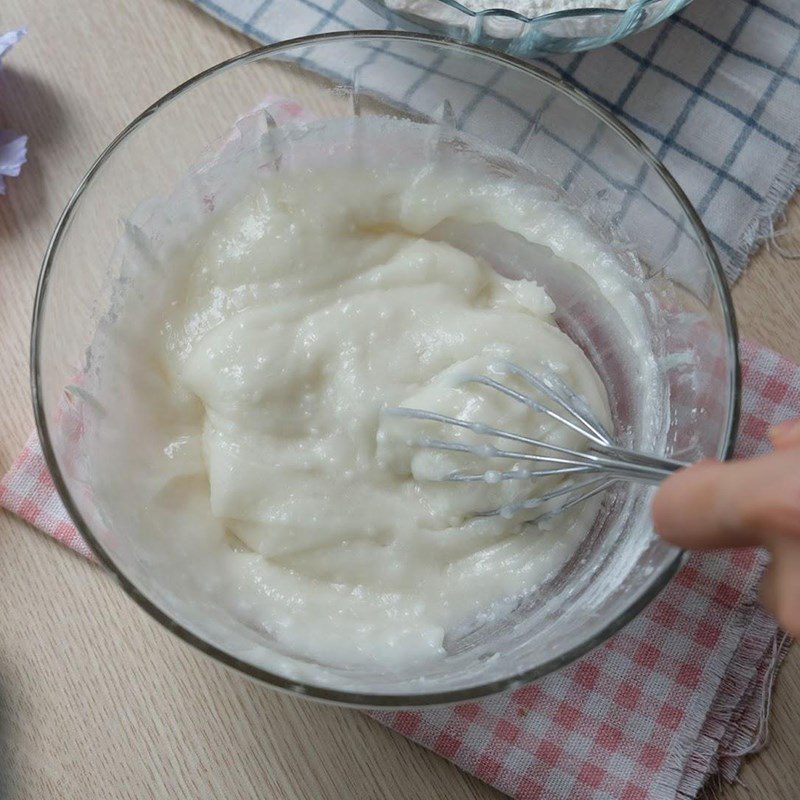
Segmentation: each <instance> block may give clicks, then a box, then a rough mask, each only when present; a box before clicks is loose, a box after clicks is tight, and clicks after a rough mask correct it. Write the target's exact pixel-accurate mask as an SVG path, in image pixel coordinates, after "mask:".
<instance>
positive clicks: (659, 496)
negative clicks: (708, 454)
mask: <svg viewBox="0 0 800 800" xmlns="http://www.w3.org/2000/svg"><path fill="white" fill-rule="evenodd" d="M717 465H718V462H716V461H699V462H697V463H696V464H692V465H691V466H689V467H685V468H684V469H681V470H678V471H677V472H675V473H674V474H672V475H670V476H669V478H667V479H666V480H665V481H664V482H663V483H662V484H661V485H660V486H659V487H658V491H657V492H656V494H655V496H654V498H653V503H652V507H651V513H652V519H653V527H654V528H655V530H656V533H658V534H659V536H661V537H663V538H664V539H666V540H667V541H668V542H671V543H672V544H677V545H680V546H687V543H686V541H685V539H686V533H687V529H688V528H689V527H691V526H690V525H689V524H688V523H690V522H691V519H692V517H693V514H694V512H693V509H694V508H695V506H696V505H697V502H698V498H699V497H702V496H703V495H704V493H705V489H704V488H703V487H704V486H705V484H706V483H707V481H706V478H707V477H708V475H709V471H710V470H712V469H713V468H714V467H715V466H717Z"/></svg>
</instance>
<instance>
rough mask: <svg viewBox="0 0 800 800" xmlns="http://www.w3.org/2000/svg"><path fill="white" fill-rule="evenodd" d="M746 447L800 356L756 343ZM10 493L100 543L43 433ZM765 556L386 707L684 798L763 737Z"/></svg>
mask: <svg viewBox="0 0 800 800" xmlns="http://www.w3.org/2000/svg"><path fill="white" fill-rule="evenodd" d="M742 355H743V368H744V397H743V405H742V420H741V427H740V434H739V443H738V448H737V454H738V455H740V456H751V455H755V454H756V453H759V452H761V451H763V450H766V449H767V447H768V445H767V441H766V432H767V429H768V428H769V427H770V426H771V425H774V424H776V423H778V422H780V421H781V420H784V419H787V418H790V417H793V416H800V367H798V366H797V365H795V364H793V363H791V362H790V361H788V360H786V359H784V358H781V357H780V356H778V355H776V354H775V353H773V352H771V351H769V350H767V349H765V348H761V347H758V346H756V345H753V344H747V343H746V344H745V345H744V347H743V353H742ZM0 504H1V505H4V506H5V507H6V508H8V509H9V510H11V511H13V512H14V513H15V514H18V515H19V516H20V517H22V518H23V519H25V520H27V521H28V522H30V523H31V524H32V525H34V526H36V527H38V528H40V529H41V530H43V531H45V532H46V533H48V534H50V535H51V536H53V537H54V538H55V539H57V540H58V541H60V542H62V543H63V544H66V545H67V546H69V547H71V548H73V549H75V550H77V551H78V552H80V553H81V554H82V555H84V556H87V557H91V554H90V551H89V549H88V547H87V546H86V543H85V542H84V541H83V540H82V539H81V538H80V536H79V535H78V533H77V531H76V530H75V528H74V526H73V525H72V523H71V521H70V519H69V517H68V516H67V513H66V511H65V510H64V507H63V505H62V504H61V501H60V499H59V497H58V495H57V493H56V491H55V488H54V487H53V483H52V481H51V479H50V476H49V474H48V472H47V469H46V467H45V464H44V460H43V458H42V453H41V449H40V447H39V443H38V440H37V439H36V436H35V435H34V436H32V437H31V439H30V440H29V441H28V443H27V445H26V446H25V449H24V450H23V451H22V454H21V455H20V457H19V459H18V460H17V461H16V463H15V464H14V465H13V467H12V468H11V470H10V471H9V473H8V474H7V475H6V476H5V477H4V478H3V479H2V481H0ZM763 566H764V556H763V554H762V553H760V552H755V551H739V552H730V553H716V554H705V555H696V556H693V557H692V558H691V559H690V560H689V562H688V564H687V565H686V566H685V567H684V568H683V569H682V570H681V572H679V573H678V575H677V576H676V577H675V579H674V580H673V581H672V583H671V584H670V585H669V586H668V587H667V588H666V589H665V590H664V591H663V592H662V593H661V595H660V596H659V597H658V598H657V599H656V600H655V601H654V602H653V603H651V605H650V606H649V607H648V608H647V609H646V610H645V611H644V612H643V613H642V614H641V615H640V616H639V617H638V618H637V619H636V620H635V621H634V622H632V623H631V624H630V625H628V626H627V627H626V628H625V629H624V630H622V631H621V632H620V633H618V634H616V636H614V637H612V638H611V639H610V640H609V641H608V642H606V643H605V644H604V645H602V646H601V647H599V648H597V649H596V650H594V651H593V652H592V653H591V654H589V655H588V656H586V657H584V658H582V659H581V660H579V661H577V662H575V663H574V664H572V665H571V666H569V667H567V668H566V669H564V670H562V671H561V672H559V673H558V674H555V675H550V676H549V677H547V678H545V679H544V680H541V681H539V682H537V683H533V684H530V685H529V686H525V687H523V688H521V689H517V690H515V691H512V692H506V693H504V694H500V695H496V696H494V697H491V698H488V699H486V700H483V701H481V702H477V703H466V704H462V705H458V706H451V707H445V708H433V709H427V710H423V711H398V712H394V713H387V712H380V713H375V714H374V716H375V717H376V718H377V719H379V720H380V721H381V722H383V723H385V724H386V725H389V726H391V727H392V728H394V729H395V730H396V731H399V732H400V733H402V734H404V735H405V736H408V737H410V738H411V739H413V740H414V741H416V742H419V743H420V744H422V745H424V746H425V747H428V748H430V749H431V750H434V751H435V752H437V753H439V754H440V755H442V756H444V757H445V758H448V759H450V760H451V761H454V762H455V763H456V764H458V765H459V766H460V767H462V768H463V769H465V770H467V771H469V772H471V773H473V774H474V775H477V776H478V777H479V778H481V779H483V780H484V781H486V782H487V783H490V784H492V785H493V786H495V787H496V788H497V789H499V790H501V791H503V792H506V793H507V794H510V795H513V796H515V797H519V798H526V799H529V800H612V799H613V800H673V798H686V797H694V796H695V794H697V792H698V791H699V789H700V788H701V786H702V785H703V783H704V782H705V780H706V779H707V778H708V777H709V776H711V775H715V774H721V775H722V776H724V777H725V778H726V779H728V780H733V779H734V778H735V777H736V774H737V772H738V769H739V765H740V763H741V759H742V757H743V755H745V754H747V753H749V752H754V751H755V750H756V749H758V747H760V746H761V745H762V744H763V741H764V738H765V737H764V731H765V722H766V720H765V717H766V713H767V710H768V700H769V693H770V690H771V680H772V677H773V676H774V673H775V670H776V668H777V665H778V664H779V663H780V660H781V658H782V656H783V654H784V653H785V651H786V649H787V647H788V644H789V642H788V640H787V638H786V637H785V636H784V635H782V634H781V632H780V631H779V630H778V628H777V626H776V624H775V622H774V621H773V620H772V619H770V618H769V617H768V616H767V615H766V614H765V613H764V611H762V610H761V609H760V608H759V607H758V605H757V604H756V593H757V584H758V579H759V577H760V575H761V572H762V569H763Z"/></svg>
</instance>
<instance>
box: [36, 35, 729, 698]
mask: <svg viewBox="0 0 800 800" xmlns="http://www.w3.org/2000/svg"><path fill="white" fill-rule="evenodd" d="M490 79H491V80H490ZM281 98H283V99H281ZM287 98H291V99H287ZM309 115H313V116H314V117H317V118H320V119H322V118H345V119H347V118H352V117H366V116H372V115H382V116H393V117H395V118H398V119H402V120H410V121H412V122H414V123H416V124H417V125H423V126H429V127H430V132H431V137H432V138H431V141H433V142H434V143H435V147H433V148H432V150H431V152H432V153H435V154H439V155H438V156H435V157H449V155H450V154H453V153H458V154H460V155H461V156H463V155H464V154H465V153H466V154H467V155H469V153H470V152H471V148H473V147H476V146H478V147H480V148H483V147H484V146H485V147H486V148H489V149H490V150H491V152H492V154H493V155H492V156H491V158H489V159H488V161H485V164H484V166H485V168H486V170H487V171H486V177H487V180H488V181H491V180H492V176H502V177H509V176H512V177H513V178H514V179H515V180H519V181H524V182H526V183H527V182H533V183H535V184H537V185H538V186H540V187H541V189H542V191H545V192H547V193H548V194H549V196H551V197H552V198H554V199H557V200H559V201H560V202H562V203H563V204H564V207H565V209H569V211H568V212H567V211H565V213H573V214H576V215H579V216H581V217H583V218H584V219H585V221H586V223H587V224H588V225H590V226H591V227H593V228H594V229H595V231H596V233H597V236H598V237H600V238H601V239H603V241H605V242H606V243H607V247H608V249H609V252H613V254H614V256H615V258H617V260H618V261H619V263H620V264H621V265H622V266H621V267H620V269H621V270H622V273H624V274H625V277H624V280H625V282H626V283H627V286H628V288H629V291H628V292H626V293H624V296H621V295H620V296H618V297H617V298H615V299H612V300H609V298H607V297H605V296H604V294H603V293H602V292H601V291H599V290H598V286H597V285H596V284H595V283H594V282H593V281H591V280H588V279H587V278H586V276H585V275H583V276H582V277H581V278H579V279H578V278H575V281H577V282H574V281H573V278H574V276H572V275H571V274H566V275H564V276H559V275H556V276H549V277H545V279H544V280H545V288H546V289H547V291H548V292H549V293H550V294H551V295H552V296H553V297H554V299H555V300H556V301H557V302H558V303H559V304H560V309H559V317H558V322H559V324H560V325H561V326H562V327H563V328H564V329H565V330H566V331H567V332H568V333H569V334H570V335H571V336H572V337H573V338H574V339H575V340H576V341H577V342H578V343H579V344H580V345H581V347H583V349H584V350H585V351H586V353H587V355H588V356H589V358H590V359H591V360H592V362H593V363H594V365H595V367H596V369H597V371H598V373H599V374H600V376H601V377H602V378H603V380H604V382H605V385H606V388H607V391H608V395H609V399H610V404H611V409H612V414H613V418H614V420H615V422H616V425H617V430H618V433H619V434H620V435H621V436H622V438H624V439H625V440H626V441H627V442H628V443H629V444H631V445H633V446H636V447H647V448H651V449H652V448H655V449H658V450H659V451H661V452H663V453H664V454H666V455H670V456H673V457H675V458H679V459H683V460H687V461H689V460H695V459H699V458H702V457H719V458H722V457H726V456H727V455H728V454H729V453H730V450H731V446H732V441H733V436H734V429H735V426H736V420H737V402H738V401H737V398H738V368H737V364H738V362H737V339H736V330H735V324H734V317H733V311H732V308H731V303H730V298H729V295H728V292H727V289H726V283H725V279H724V277H723V273H722V270H721V268H720V264H719V261H718V259H717V256H716V254H715V252H714V248H713V246H712V245H711V243H710V241H709V237H708V235H707V233H706V231H705V229H704V228H703V225H702V224H701V222H700V220H699V219H698V217H697V214H696V213H695V211H694V209H693V208H692V206H691V205H690V204H689V202H688V200H687V199H686V197H685V195H684V194H683V192H682V191H681V190H680V188H679V187H678V186H677V185H676V183H675V181H674V180H673V179H672V177H671V176H670V174H669V173H668V172H667V171H666V170H665V169H664V167H663V166H662V165H661V164H660V163H659V162H658V161H657V160H656V159H655V158H654V157H653V156H652V155H651V153H650V152H649V151H648V150H647V149H646V148H645V147H644V146H643V145H642V143H641V142H640V141H639V140H638V139H637V138H636V136H635V135H634V134H633V133H631V132H630V130H628V129H627V128H626V127H625V126H624V125H622V124H621V123H620V122H618V121H617V120H616V119H614V118H613V117H612V116H611V115H610V114H608V113H607V112H606V111H604V110H603V109H602V108H600V107H599V106H598V105H596V104H595V103H593V102H592V101H591V100H589V99H588V98H586V97H585V96H584V95H582V94H580V93H579V92H577V91H575V90H574V89H572V88H570V87H569V86H567V85H566V84H564V83H563V82H560V81H557V80H555V79H554V78H552V77H550V76H549V75H547V74H546V73H544V72H542V71H540V70H538V69H537V68H536V67H534V66H531V65H530V64H526V63H522V62H520V61H516V60H514V59H513V58H510V57H508V56H502V55H498V54H497V53H494V52H490V51H488V50H483V49H480V48H477V47H474V46H470V45H464V44H457V43H453V42H448V41H444V40H440V39H435V38H430V37H426V36H418V35H414V34H396V33H373V32H363V33H336V34H329V35H325V36H318V37H308V38H305V39H298V40H294V41H291V42H286V43H283V44H277V45H273V46H269V47H265V48H262V49H260V50H256V51H253V52H251V53H247V54H245V55H242V56H239V57H237V58H234V59H231V60H230V61H226V62H224V63H222V64H220V65H218V66H216V67H213V68H212V69H209V70H207V71H206V72H203V73H201V74H200V75H198V76H197V77H195V78H193V79H191V80H189V81H187V82H186V83H185V84H183V85H181V86H179V87H177V88H176V89H174V90H173V91H172V92H170V93H169V94H168V95H166V96H165V97H163V98H162V99H161V100H159V101H158V102H157V103H155V104H154V105H153V106H152V107H150V108H149V109H147V110H146V111H145V112H144V113H143V114H141V115H140V116H139V117H138V118H137V119H135V120H134V121H133V122H132V123H131V124H130V125H129V126H128V127H127V128H126V129H125V130H124V131H123V132H122V133H121V134H120V135H119V136H118V137H117V138H116V139H115V140H114V141H113V142H112V143H111V144H110V145H109V146H108V147H107V148H106V150H105V151H104V152H103V153H102V154H101V155H100V157H99V158H98V159H97V161H96V162H95V163H94V165H93V166H92V167H91V169H90V170H89V171H88V173H87V174H86V176H85V177H84V179H83V180H82V181H81V182H80V184H79V186H78V187H77V189H76V191H75V193H74V195H73V196H72V198H71V200H70V201H69V203H68V204H67V207H66V209H65V210H64V213H63V214H62V216H61V219H60V220H59V222H58V224H57V226H56V229H55V232H54V233H53V237H52V240H51V242H50V245H49V247H48V250H47V253H46V255H45V259H44V264H43V267H42V272H41V278H40V282H39V287H38V292H37V296H36V304H35V310H34V317H33V333H32V353H31V369H32V388H33V399H34V410H35V415H36V422H37V425H38V430H39V435H40V438H41V442H42V447H43V450H44V454H45V458H46V460H47V464H48V467H49V469H50V471H51V473H52V476H53V480H54V481H55V485H56V486H57V488H58V491H59V493H60V495H61V497H62V499H63V501H64V504H65V506H66V508H67V509H68V511H69V513H70V515H71V516H72V519H73V520H74V522H75V524H76V525H77V527H78V529H79V531H80V532H81V534H82V535H83V536H84V537H85V538H86V540H87V541H88V542H89V544H90V545H91V547H92V548H93V550H94V552H95V553H96V554H97V557H98V558H99V559H100V561H102V562H103V564H105V565H106V567H108V569H110V570H111V571H112V572H113V573H114V574H115V575H116V576H117V577H118V578H119V581H120V583H121V585H122V586H123V588H124V589H125V590H126V591H127V592H128V593H129V594H130V595H131V597H133V598H134V600H136V602H137V603H139V604H140V605H141V606H142V607H143V608H144V609H146V610H147V611H148V612H149V613H150V614H151V615H152V616H153V617H154V618H155V619H157V620H158V621H160V622H161V623H163V624H164V625H165V626H167V627H168V628H169V629H170V630H172V631H174V632H175V633H176V634H178V635H179V636H180V637H181V638H183V639H184V640H185V641H187V642H189V643H191V644H193V645H195V646H196V647H198V648H199V649H200V650H202V651H203V652H205V653H208V654H209V655H211V656H213V657H214V658H216V659H217V660H219V661H221V662H223V663H225V664H227V665H229V666H232V667H235V668H237V669H238V670H240V671H242V672H244V673H246V674H248V675H250V676H253V677H255V678H258V679H260V680H262V681H264V682H265V683H267V684H270V685H272V686H275V687H279V688H283V689H288V690H291V691H294V692H297V693H299V694H303V695H306V696H312V697H317V698H322V699H326V700H332V701H338V702H342V703H350V704H359V705H366V706H412V705H422V704H429V703H444V702H452V701H459V700H465V699H468V698H475V697H479V696H481V695H485V694H489V693H491V692H496V691H499V690H501V689H504V688H507V687H511V686H516V685H519V684H522V683H525V682H528V681H531V680H532V679H534V678H538V677H540V676H543V675H546V674H547V673H549V672H552V671H553V670H556V669H558V668H559V667H561V666H563V665H565V664H567V663H568V662H570V661H572V660H573V659H575V658H577V657H578V656H580V655H581V654H583V653H585V652H587V651H588V650H590V649H591V648H592V647H595V646H596V645H597V644H599V643H600V642H602V641H603V640H604V639H606V638H607V637H609V636H610V635H611V634H612V633H614V632H615V631H616V630H618V629H619V628H620V627H621V626H623V625H624V624H625V623H626V622H628V621H629V620H631V619H632V618H633V617H635V616H636V614H637V613H638V612H639V611H640V610H641V609H642V608H644V607H645V605H646V604H647V603H648V602H649V601H650V600H651V599H652V598H653V597H654V596H655V595H656V594H657V593H658V591H659V590H660V589H661V588H662V587H663V586H664V585H665V584H666V583H667V581H668V580H669V579H670V577H671V576H672V575H673V574H674V573H675V571H676V570H677V569H678V567H679V566H680V564H681V559H682V555H681V553H680V552H679V551H677V550H675V549H673V548H671V547H669V546H667V545H666V544H664V543H663V542H661V541H660V540H659V539H658V538H657V537H656V536H655V535H654V534H653V531H652V528H651V523H650V517H649V500H650V490H648V489H644V488H642V487H636V486H628V487H620V488H619V489H617V490H615V491H613V492H610V493H609V495H608V496H607V497H606V499H605V502H604V505H603V508H602V511H601V512H600V514H599V515H598V517H597V520H596V522H595V524H594V527H593V529H592V530H591V532H590V533H589V535H588V536H587V538H586V539H585V541H584V542H583V544H582V545H581V547H580V548H579V550H578V552H577V553H576V554H575V556H574V557H573V558H572V559H571V560H570V561H569V562H568V563H567V564H566V565H565V567H564V568H563V569H562V571H561V572H560V574H559V575H557V576H556V578H555V579H553V580H551V581H550V582H548V583H547V584H545V585H544V586H543V587H542V588H541V589H540V590H538V591H536V592H534V593H533V594H532V595H531V596H530V597H527V598H525V599H524V600H523V601H521V602H520V603H519V604H518V605H517V606H516V607H515V608H514V609H510V610H509V611H508V614H507V616H506V617H504V618H503V619H501V620H496V621H494V622H491V623H488V622H487V623H485V624H483V625H482V626H480V627H476V628H475V629H474V630H472V631H471V632H469V634H468V635H463V636H450V637H449V638H448V640H447V641H446V646H447V655H446V656H445V657H443V658H441V659H440V660H438V661H436V662H434V663H431V664H429V665H426V666H425V670H424V672H425V674H424V675H423V676H420V674H419V670H418V669H417V670H414V671H411V672H408V673H402V672H389V671H381V670H372V671H370V670H360V671H357V670H342V669H335V668H333V667H328V666H326V665H309V664H308V663H307V662H304V661H303V660H302V659H297V658H294V657H293V655H292V653H291V652H285V651H282V649H281V647H280V646H279V645H278V644H277V643H276V642H274V641H273V640H272V639H271V638H270V637H269V636H268V635H267V634H265V633H263V632H262V631H255V630H253V629H252V628H249V627H247V626H246V625H244V624H243V623H242V622H240V621H238V620H237V619H234V618H232V617H231V616H230V615H229V614H228V613H227V612H226V611H225V610H224V609H222V608H218V607H216V606H214V604H213V603H209V601H208V599H207V598H205V597H200V596H198V595H197V594H195V593H193V591H190V590H189V589H187V588H186V585H185V582H183V581H182V580H181V578H182V575H181V574H179V573H180V572H181V571H180V570H178V571H176V570H172V569H165V568H161V567H160V566H159V564H158V560H157V559H155V560H154V559H153V558H150V557H149V555H148V553H147V552H146V551H145V550H144V549H143V548H144V545H143V544H142V541H141V540H142V537H141V536H140V531H139V530H138V529H137V525H136V521H135V516H136V513H135V512H136V508H137V505H136V504H137V498H136V496H135V493H133V490H132V495H131V497H129V498H127V499H128V500H129V501H130V507H131V510H132V513H131V515H129V516H125V515H120V514H117V515H116V516H114V513H113V512H111V511H109V509H108V508H107V507H106V504H105V503H104V502H103V498H102V497H98V496H97V493H96V492H95V488H96V486H95V478H96V476H95V475H93V473H92V469H91V464H90V459H89V458H88V457H87V452H86V451H87V445H86V442H87V440H88V439H89V438H90V435H91V433H92V432H93V431H96V430H98V426H102V425H103V417H102V413H101V412H100V411H99V410H98V408H97V407H96V406H95V403H94V400H93V398H92V396H91V392H90V391H89V388H88V387H90V386H91V377H92V375H93V373H94V371H95V370H97V367H98V363H99V362H98V354H97V353H96V352H94V351H93V347H92V345H93V342H94V341H95V339H96V336H97V333H98V330H100V329H103V330H105V331H108V330H112V331H113V328H114V324H115V314H114V308H115V305H116V304H117V303H118V302H119V301H120V299H123V300H125V301H126V302H127V301H128V300H129V301H130V302H142V303H147V302H148V300H149V298H148V296H146V295H144V296H141V295H140V294H137V292H138V288H139V287H137V286H136V285H135V281H134V282H133V285H131V281H130V280H129V279H128V278H126V277H125V276H124V275H123V274H122V273H123V269H124V266H125V264H126V262H127V261H128V260H129V259H130V258H132V257H134V256H135V257H137V258H157V257H158V254H159V252H160V251H161V249H162V248H164V247H166V246H167V245H168V244H169V240H170V238H171V237H173V236H175V235H177V234H179V233H180V232H181V231H182V230H184V229H185V228H186V226H187V225H188V226H189V228H191V225H192V221H193V220H195V221H196V220H200V219H203V218H204V216H203V215H206V214H212V213H215V212H214V211H213V207H214V206H215V205H217V206H224V205H225V203H226V202H228V201H230V200H231V198H230V197H228V198H227V200H226V196H225V195H226V192H227V193H228V194H235V190H234V188H233V187H234V186H235V184H236V180H235V179H234V178H235V176H236V175H240V176H241V175H242V174H244V173H247V172H248V171H251V170H252V166H253V162H252V158H253V154H254V153H255V154H256V156H257V157H258V159H259V161H258V167H259V168H264V169H268V170H269V169H291V165H287V164H285V163H284V164H280V163H278V162H279V159H277V158H271V157H270V153H269V152H266V153H265V152H263V151H262V150H259V149H258V148H259V147H266V145H264V143H265V142H268V141H270V140H271V138H270V135H271V134H274V133H275V131H276V129H280V126H281V125H282V124H288V121H290V120H291V119H299V118H301V117H307V116H309ZM337 124H338V123H337ZM268 134H270V135H268ZM400 149H402V148H400ZM487 152H488V150H487ZM317 155H318V156H319V158H321V159H322V160H323V161H324V160H325V158H326V157H328V156H327V154H326V153H319V154H317ZM363 155H364V157H365V158H374V157H375V155H374V153H369V152H368V153H364V154H363ZM381 157H383V156H381ZM210 187H212V188H213V191H210ZM177 197H182V198H183V202H181V203H177V202H176V198H177ZM167 268H168V265H167ZM624 304H627V306H628V307H629V311H631V313H633V314H634V315H635V316H636V318H637V319H638V320H639V322H640V324H641V333H642V336H641V337H640V338H639V339H637V341H639V343H640V344H641V343H642V342H644V345H645V347H644V351H642V350H639V351H637V350H636V349H635V348H634V346H633V344H634V342H633V341H632V339H631V336H630V335H629V331H627V329H625V328H624V326H621V325H620V316H619V313H618V312H619V311H620V309H621V308H622V305H624ZM642 352H645V355H646V358H647V359H648V360H649V363H651V364H655V365H656V367H657V369H656V373H657V376H658V381H657V387H656V395H655V400H653V397H654V395H653V393H652V392H651V393H650V394H649V395H648V397H649V398H650V399H649V400H648V402H643V397H644V393H643V391H642V385H641V381H642V374H643V373H644V371H645V370H644V367H643V361H642V357H643V356H642ZM128 388H129V387H125V386H121V387H120V391H121V392H122V393H124V392H125V391H127V389H128ZM647 431H649V432H650V433H648V434H645V432H647ZM653 431H655V434H653ZM124 436H129V437H135V436H137V431H126V432H123V446H124ZM647 436H649V437H650V438H649V439H648V438H646V437H647ZM151 533H152V532H151ZM156 533H157V534H158V532H156ZM166 533H168V532H166ZM186 569H187V571H188V572H191V565H190V564H187V565H186Z"/></svg>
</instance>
